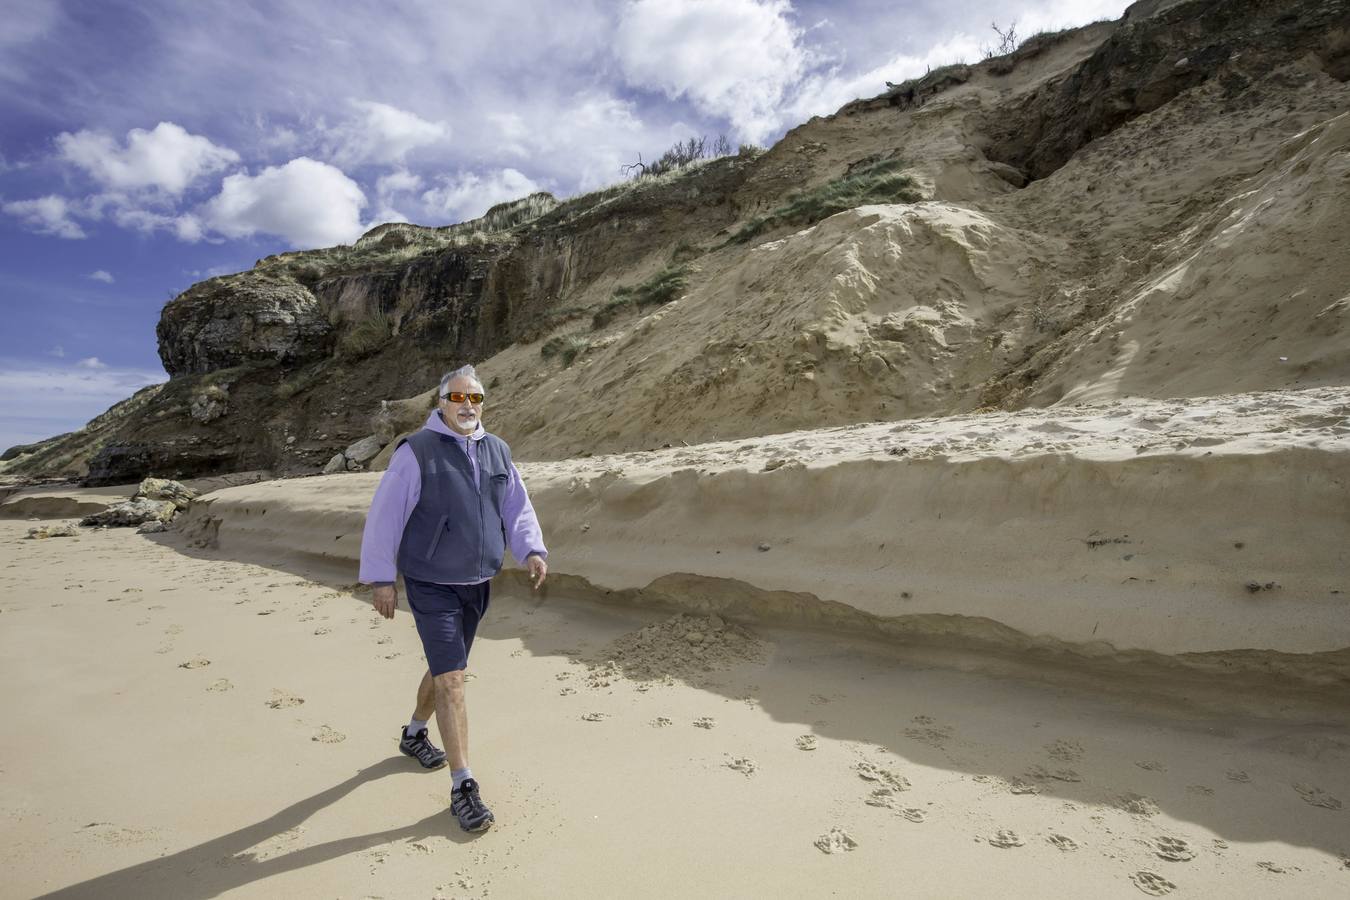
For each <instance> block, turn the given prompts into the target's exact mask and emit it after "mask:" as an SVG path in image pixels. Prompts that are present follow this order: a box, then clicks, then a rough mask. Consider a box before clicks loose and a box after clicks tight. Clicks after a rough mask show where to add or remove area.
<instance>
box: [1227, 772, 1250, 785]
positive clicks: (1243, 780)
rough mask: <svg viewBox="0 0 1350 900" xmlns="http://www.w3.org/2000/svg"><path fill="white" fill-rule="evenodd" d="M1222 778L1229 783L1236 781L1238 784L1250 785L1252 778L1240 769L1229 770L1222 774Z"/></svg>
mask: <svg viewBox="0 0 1350 900" xmlns="http://www.w3.org/2000/svg"><path fill="white" fill-rule="evenodd" d="M1224 777H1225V778H1227V779H1228V780H1229V781H1236V782H1237V783H1238V784H1250V783H1251V780H1252V776H1250V775H1248V774H1247V773H1246V772H1244V771H1242V770H1241V769H1229V770H1228V771H1227V772H1225V773H1224Z"/></svg>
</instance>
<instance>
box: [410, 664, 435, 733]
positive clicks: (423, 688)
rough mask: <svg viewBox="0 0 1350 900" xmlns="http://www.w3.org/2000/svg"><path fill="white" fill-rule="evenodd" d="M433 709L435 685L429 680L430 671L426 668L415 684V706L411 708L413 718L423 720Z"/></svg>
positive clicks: (429, 716)
mask: <svg viewBox="0 0 1350 900" xmlns="http://www.w3.org/2000/svg"><path fill="white" fill-rule="evenodd" d="M435 711H436V685H435V683H434V682H433V681H432V680H431V672H430V670H428V671H426V672H423V673H422V681H421V683H420V684H418V685H417V708H416V709H415V710H413V718H414V719H416V720H417V721H419V722H425V721H427V720H428V719H430V718H431V714H432V713H434V712H435Z"/></svg>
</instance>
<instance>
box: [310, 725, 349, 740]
mask: <svg viewBox="0 0 1350 900" xmlns="http://www.w3.org/2000/svg"><path fill="white" fill-rule="evenodd" d="M346 739H347V736H346V735H345V734H343V733H342V732H340V731H334V730H333V729H331V728H329V727H328V726H327V725H324V726H323V727H321V728H320V729H319V730H318V731H316V732H314V736H313V737H312V738H310V740H311V741H318V742H319V743H320V744H340V743H342V742H343V741H345V740H346Z"/></svg>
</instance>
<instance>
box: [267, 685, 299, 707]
mask: <svg viewBox="0 0 1350 900" xmlns="http://www.w3.org/2000/svg"><path fill="white" fill-rule="evenodd" d="M304 702H305V698H304V697H297V696H295V695H294V694H288V693H286V692H285V691H281V690H277V689H276V688H272V699H271V700H268V701H267V705H268V707H269V708H271V709H289V708H291V707H292V706H299V705H300V704H302V703H304Z"/></svg>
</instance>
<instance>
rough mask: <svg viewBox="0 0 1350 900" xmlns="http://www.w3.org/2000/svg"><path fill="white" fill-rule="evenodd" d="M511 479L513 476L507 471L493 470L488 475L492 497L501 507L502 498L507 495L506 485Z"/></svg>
mask: <svg viewBox="0 0 1350 900" xmlns="http://www.w3.org/2000/svg"><path fill="white" fill-rule="evenodd" d="M510 481H511V476H510V475H509V474H507V473H506V472H493V473H492V474H491V475H489V476H488V489H489V490H491V491H492V499H493V501H494V502H495V503H496V504H497V506H498V507H499V508H500V507H501V502H502V498H503V497H505V496H506V485H507V484H508V483H509V482H510Z"/></svg>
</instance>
